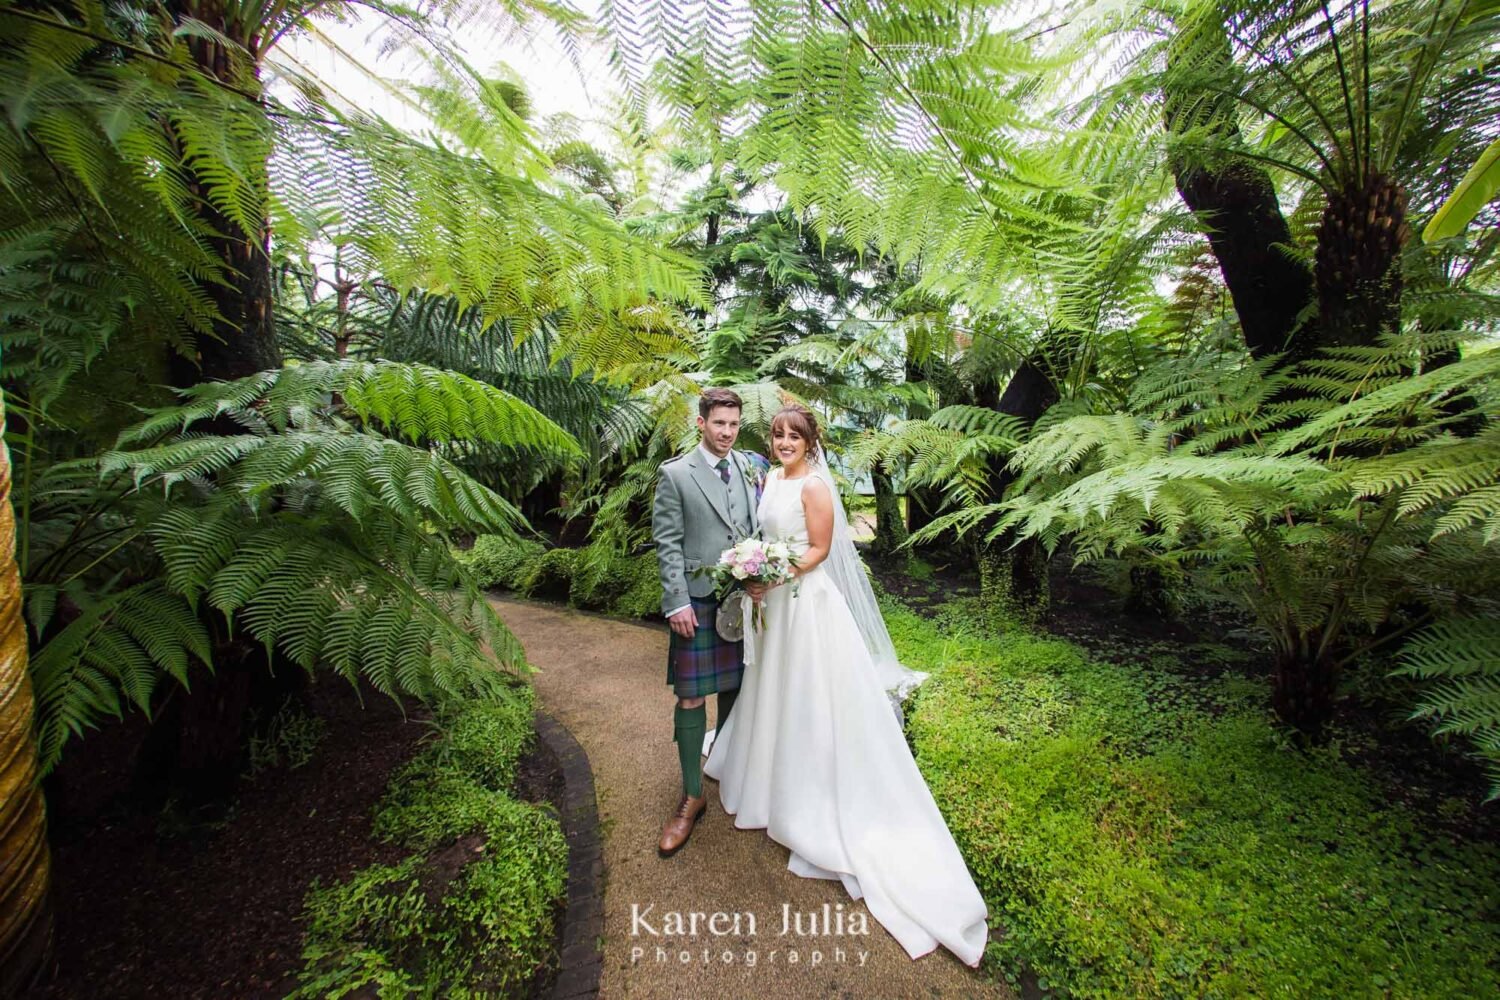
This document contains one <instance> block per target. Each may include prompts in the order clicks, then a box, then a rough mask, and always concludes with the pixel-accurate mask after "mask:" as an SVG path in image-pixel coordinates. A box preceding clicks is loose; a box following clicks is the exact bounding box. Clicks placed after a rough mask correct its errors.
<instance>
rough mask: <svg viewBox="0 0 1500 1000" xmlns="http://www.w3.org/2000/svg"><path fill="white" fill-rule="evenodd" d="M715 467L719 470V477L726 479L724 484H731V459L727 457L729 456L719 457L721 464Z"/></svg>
mask: <svg viewBox="0 0 1500 1000" xmlns="http://www.w3.org/2000/svg"><path fill="white" fill-rule="evenodd" d="M714 468H716V469H718V470H719V478H720V479H722V480H724V485H725V486H728V485H729V459H727V458H721V459H719V464H718V465H716V466H714Z"/></svg>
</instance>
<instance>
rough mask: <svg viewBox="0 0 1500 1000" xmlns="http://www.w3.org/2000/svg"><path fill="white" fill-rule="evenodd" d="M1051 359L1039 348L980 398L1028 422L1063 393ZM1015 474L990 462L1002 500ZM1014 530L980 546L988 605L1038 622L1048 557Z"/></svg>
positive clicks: (994, 492) (1047, 593) (1046, 589)
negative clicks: (1050, 370) (1049, 366)
mask: <svg viewBox="0 0 1500 1000" xmlns="http://www.w3.org/2000/svg"><path fill="white" fill-rule="evenodd" d="M1045 365H1046V357H1045V353H1044V352H1043V351H1038V352H1037V353H1035V354H1033V355H1032V356H1031V357H1029V358H1027V359H1026V360H1025V361H1023V362H1021V365H1020V366H1019V367H1018V368H1017V369H1016V371H1015V373H1014V374H1013V375H1011V377H1010V381H1009V382H1007V383H1006V385H1005V390H1004V391H1003V392H1000V393H999V395H998V397H997V396H996V395H995V391H996V386H995V385H994V384H993V383H991V384H989V385H987V386H984V387H983V388H982V389H981V391H980V393H979V397H978V402H979V405H980V406H987V407H989V408H990V409H992V410H997V411H999V412H1000V413H1005V414H1009V415H1010V416H1013V417H1019V418H1020V419H1021V420H1023V421H1025V422H1026V424H1027V425H1028V426H1030V425H1031V424H1034V423H1036V421H1037V418H1038V417H1040V416H1041V415H1042V414H1043V413H1045V412H1047V410H1048V408H1049V407H1051V406H1052V405H1053V404H1055V403H1056V402H1057V401H1058V399H1059V398H1060V397H1059V394H1058V390H1057V385H1056V383H1054V382H1053V381H1052V378H1051V377H1050V376H1049V375H1048V374H1047V372H1046V371H1045V368H1044V366H1045ZM1014 479H1015V475H1014V473H1012V472H1011V471H1010V470H1009V469H1008V468H1006V463H1005V460H1004V459H995V460H992V461H991V463H990V476H989V494H990V496H991V497H993V498H995V499H997V500H998V499H999V498H1000V497H1002V496H1003V495H1004V494H1005V491H1006V489H1007V488H1009V486H1010V484H1011V482H1013V481H1014ZM1011 541H1012V533H1011V532H1006V533H1005V534H1004V535H1002V536H1000V537H998V538H995V539H994V540H992V541H982V542H980V544H979V553H978V557H979V581H980V589H981V594H982V596H983V598H984V600H985V604H986V606H988V607H992V608H996V609H998V610H999V611H1001V612H1002V613H1004V614H1010V615H1014V616H1016V617H1018V618H1020V619H1022V620H1024V621H1028V622H1033V623H1034V622H1036V621H1037V620H1038V619H1039V618H1040V616H1041V615H1042V614H1043V613H1044V612H1045V611H1046V609H1047V607H1048V605H1049V604H1050V603H1051V587H1050V586H1049V581H1048V579H1047V559H1046V555H1045V550H1044V549H1043V548H1042V545H1041V543H1040V542H1039V541H1038V540H1037V539H1035V538H1027V539H1023V540H1022V541H1021V542H1020V543H1019V544H1015V545H1012V544H1011Z"/></svg>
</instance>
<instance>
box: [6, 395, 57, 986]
mask: <svg viewBox="0 0 1500 1000" xmlns="http://www.w3.org/2000/svg"><path fill="white" fill-rule="evenodd" d="M4 428H5V401H4V397H3V395H0V434H3V432H4ZM10 486H11V474H10V451H9V450H8V449H7V448H6V447H5V443H4V440H3V438H0V996H16V995H18V994H19V993H21V991H22V990H24V989H26V988H27V987H29V986H30V985H31V984H32V983H33V982H35V980H36V979H37V978H38V976H39V975H40V973H41V972H42V970H43V968H44V967H45V966H46V964H47V961H48V959H49V957H50V955H51V952H52V904H51V897H50V893H49V884H50V882H51V873H52V863H51V855H50V853H49V851H48V848H47V810H46V803H45V802H44V800H43V798H42V789H41V785H40V784H39V783H38V778H37V754H36V742H35V737H34V727H35V718H36V701H35V699H34V697H33V695H32V690H31V674H30V671H29V669H28V665H27V645H26V627H25V625H24V624H23V621H22V617H21V573H20V570H19V568H18V567H17V565H16V519H15V512H14V511H13V509H12V508H11V501H10Z"/></svg>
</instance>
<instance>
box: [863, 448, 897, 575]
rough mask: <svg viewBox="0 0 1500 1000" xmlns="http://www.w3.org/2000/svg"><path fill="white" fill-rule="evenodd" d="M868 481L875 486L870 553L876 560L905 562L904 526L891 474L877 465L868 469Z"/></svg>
mask: <svg viewBox="0 0 1500 1000" xmlns="http://www.w3.org/2000/svg"><path fill="white" fill-rule="evenodd" d="M870 481H871V482H872V483H873V484H874V486H875V539H874V541H873V542H872V543H871V545H870V551H871V552H872V553H874V555H875V557H876V558H877V559H881V560H885V561H887V562H897V561H899V562H905V561H906V557H905V551H904V550H903V549H902V548H901V545H902V543H904V542H905V541H906V524H905V523H904V522H903V521H902V519H901V501H900V498H899V497H897V496H896V487H895V485H894V484H893V483H892V482H891V474H890V473H889V472H888V471H886V470H885V469H884V468H882V467H881V466H880V465H878V464H877V465H875V466H874V467H873V468H871V469H870Z"/></svg>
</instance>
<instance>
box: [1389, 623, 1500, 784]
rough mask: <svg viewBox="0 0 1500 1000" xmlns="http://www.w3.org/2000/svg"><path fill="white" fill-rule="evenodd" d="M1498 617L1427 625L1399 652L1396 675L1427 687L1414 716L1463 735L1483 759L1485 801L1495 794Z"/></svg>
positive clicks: (1499, 732) (1499, 778) (1499, 766)
mask: <svg viewBox="0 0 1500 1000" xmlns="http://www.w3.org/2000/svg"><path fill="white" fill-rule="evenodd" d="M1496 650H1500V619H1497V618H1493V617H1491V618H1457V619H1454V620H1451V621H1445V622H1439V623H1436V624H1433V625H1430V626H1428V627H1427V628H1426V629H1424V630H1422V632H1420V633H1418V634H1417V635H1416V636H1415V637H1414V638H1413V639H1412V640H1411V641H1410V642H1408V643H1407V644H1406V646H1405V648H1404V649H1403V650H1402V651H1401V667H1400V668H1399V669H1398V670H1396V671H1395V674H1396V675H1398V676H1403V677H1414V678H1418V679H1420V680H1422V681H1424V682H1425V684H1426V688H1425V690H1424V693H1423V695H1422V696H1421V698H1420V700H1419V701H1418V702H1417V706H1416V710H1415V711H1414V712H1413V713H1412V717H1413V718H1419V719H1430V720H1432V721H1433V722H1434V723H1435V726H1436V728H1435V730H1434V732H1436V733H1439V734H1448V733H1453V734H1457V735H1461V736H1464V737H1466V738H1467V739H1468V740H1469V741H1470V742H1471V743H1472V744H1473V746H1474V749H1475V752H1476V754H1477V756H1478V757H1479V758H1480V760H1482V761H1483V762H1484V764H1485V769H1486V771H1487V772H1488V774H1489V778H1490V795H1489V798H1490V801H1493V800H1495V799H1496V798H1500V654H1497V652H1496Z"/></svg>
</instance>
